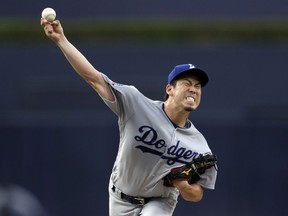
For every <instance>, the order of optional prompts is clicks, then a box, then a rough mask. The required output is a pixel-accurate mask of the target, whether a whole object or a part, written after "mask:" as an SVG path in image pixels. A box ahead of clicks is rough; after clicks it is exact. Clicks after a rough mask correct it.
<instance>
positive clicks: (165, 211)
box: [41, 18, 217, 216]
mask: <svg viewBox="0 0 288 216" xmlns="http://www.w3.org/2000/svg"><path fill="white" fill-rule="evenodd" d="M41 25H42V27H43V28H44V31H45V33H46V35H47V36H48V37H49V38H50V39H52V41H54V42H55V44H56V45H57V46H58V47H59V48H60V49H61V51H62V52H63V54H64V55H65V57H66V58H67V60H68V61H69V62H70V64H71V65H72V67H73V68H74V69H75V71H76V72H77V73H78V74H79V75H80V76H81V77H82V78H83V79H84V80H85V81H86V82H87V83H88V84H90V85H91V86H92V88H93V89H94V90H95V91H96V92H97V93H98V94H99V96H100V97H101V98H102V99H103V101H104V103H105V104H106V105H107V106H108V107H109V108H110V109H111V110H112V111H113V112H114V113H115V114H116V115H117V116H118V125H119V133H120V139H119V151H118V154H117V157H116V160H115V163H114V166H113V169H112V173H111V178H110V182H109V206H110V208H109V214H110V216H138V215H141V216H155V215H156V216H170V215H172V214H173V212H174V209H175V207H176V204H177V199H178V196H179V195H181V196H182V197H183V198H184V200H187V201H192V202H198V201H200V200H201V199H202V197H203V191H204V189H205V188H206V189H214V187H215V182H216V176H217V167H216V163H217V158H216V156H215V155H214V154H213V153H212V152H211V150H210V148H209V146H208V144H207V142H206V140H205V138H204V136H203V135H202V134H201V133H200V132H199V131H198V130H197V129H196V128H195V126H194V125H193V123H192V122H191V121H190V120H189V114H190V112H191V111H193V110H195V109H196V108H197V107H198V106H199V104H200V100H201V93H202V88H203V87H204V86H205V85H206V84H207V83H208V75H207V74H206V72H204V71H203V70H202V69H200V68H197V67H195V66H194V65H192V64H182V65H177V66H176V67H175V68H174V69H173V70H172V71H171V73H170V74H169V75H168V79H167V85H166V89H165V98H164V100H163V101H160V100H159V101H155V100H151V99H149V98H147V97H145V96H144V95H143V94H142V93H141V92H140V91H139V90H138V89H137V88H135V87H134V86H129V85H123V84H119V83H116V82H114V81H112V80H111V79H110V78H109V77H108V76H106V75H105V74H104V73H102V72H100V71H98V70H96V69H95V68H94V67H93V66H92V65H91V64H90V63H89V61H88V60H87V59H86V58H85V57H84V56H83V55H82V54H81V53H80V52H79V51H78V50H77V49H76V48H75V47H74V46H73V45H72V44H71V43H70V42H69V41H68V39H67V38H66V36H65V34H64V31H63V28H62V26H61V23H60V21H59V20H55V21H53V22H48V21H47V20H46V19H44V18H42V19H41Z"/></svg>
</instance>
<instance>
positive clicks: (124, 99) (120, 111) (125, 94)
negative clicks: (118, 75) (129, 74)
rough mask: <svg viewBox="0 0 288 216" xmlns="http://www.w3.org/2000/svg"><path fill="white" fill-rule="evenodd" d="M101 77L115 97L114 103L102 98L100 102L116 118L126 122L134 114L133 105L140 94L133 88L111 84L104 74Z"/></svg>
mask: <svg viewBox="0 0 288 216" xmlns="http://www.w3.org/2000/svg"><path fill="white" fill-rule="evenodd" d="M102 76H103V78H104V80H105V81H106V82H107V83H108V84H109V85H110V88H111V90H112V92H113V94H114V96H115V100H114V101H109V100H106V99H104V98H102V100H103V101H104V102H105V104H106V105H107V106H108V107H109V108H110V109H111V110H112V111H113V112H114V113H115V114H116V115H117V116H118V117H120V118H122V119H123V120H124V121H125V120H127V119H128V118H129V117H130V116H132V115H133V114H134V111H135V108H134V107H135V104H136V103H137V101H138V99H139V96H140V95H142V94H141V93H140V92H139V91H138V90H137V89H136V88H135V87H134V86H131V85H124V84H120V83H116V82H113V81H112V80H111V79H109V78H108V77H107V76H106V75H105V74H102Z"/></svg>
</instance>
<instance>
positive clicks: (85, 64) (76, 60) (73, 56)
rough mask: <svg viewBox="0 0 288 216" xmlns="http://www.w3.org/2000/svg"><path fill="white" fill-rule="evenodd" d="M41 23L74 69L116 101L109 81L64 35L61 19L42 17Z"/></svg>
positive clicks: (101, 92) (101, 93) (110, 99)
mask: <svg viewBox="0 0 288 216" xmlns="http://www.w3.org/2000/svg"><path fill="white" fill-rule="evenodd" d="M41 25H42V27H43V28H44V31H45V33H46V35H47V36H48V37H49V38H50V39H51V40H52V41H54V42H55V44H56V45H57V46H58V47H59V48H60V49H61V51H62V52H63V54H64V56H65V57H66V59H67V60H68V62H69V63H70V64H71V66H72V67H73V68H74V70H75V71H76V72H77V73H78V74H79V75H80V76H81V77H82V78H83V79H84V80H85V81H86V82H87V83H89V84H90V85H91V86H92V88H94V89H95V91H96V92H97V93H98V94H99V95H100V96H101V97H102V98H105V99H106V100H109V101H114V95H113V93H112V91H111V89H110V86H109V85H108V83H106V82H105V80H104V79H103V77H102V74H101V73H100V72H99V71H98V70H96V69H95V68H94V67H93V66H92V65H91V64H90V62H89V61H88V60H87V59H86V58H85V56H84V55H82V53H81V52H80V51H79V50H77V49H76V47H74V46H73V45H72V44H71V43H70V42H69V41H68V39H67V38H66V37H65V35H64V31H63V28H62V26H61V23H60V21H59V20H56V21H53V22H52V23H50V22H48V21H47V20H45V19H43V18H42V19H41Z"/></svg>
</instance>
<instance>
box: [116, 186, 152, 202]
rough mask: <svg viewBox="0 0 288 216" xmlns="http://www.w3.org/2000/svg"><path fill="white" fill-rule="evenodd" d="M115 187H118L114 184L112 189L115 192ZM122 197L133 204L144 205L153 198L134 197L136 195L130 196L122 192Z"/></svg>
mask: <svg viewBox="0 0 288 216" xmlns="http://www.w3.org/2000/svg"><path fill="white" fill-rule="evenodd" d="M115 189H116V187H115V186H114V185H113V187H112V191H113V192H115ZM121 199H125V200H126V201H128V202H130V203H132V204H135V205H139V206H143V205H145V204H146V203H147V202H149V201H150V199H151V198H144V197H134V196H129V195H127V194H124V193H122V192H121Z"/></svg>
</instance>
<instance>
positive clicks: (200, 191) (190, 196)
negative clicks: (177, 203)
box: [182, 185, 203, 203]
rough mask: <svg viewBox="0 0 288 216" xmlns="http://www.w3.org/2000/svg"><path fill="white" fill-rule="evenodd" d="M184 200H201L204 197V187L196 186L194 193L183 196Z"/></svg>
mask: <svg viewBox="0 0 288 216" xmlns="http://www.w3.org/2000/svg"><path fill="white" fill-rule="evenodd" d="M182 197H183V199H184V200H186V201H189V202H195V203H196V202H200V201H201V200H202V198H203V188H202V187H201V186H200V185H197V187H194V190H193V193H190V194H187V196H182Z"/></svg>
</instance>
